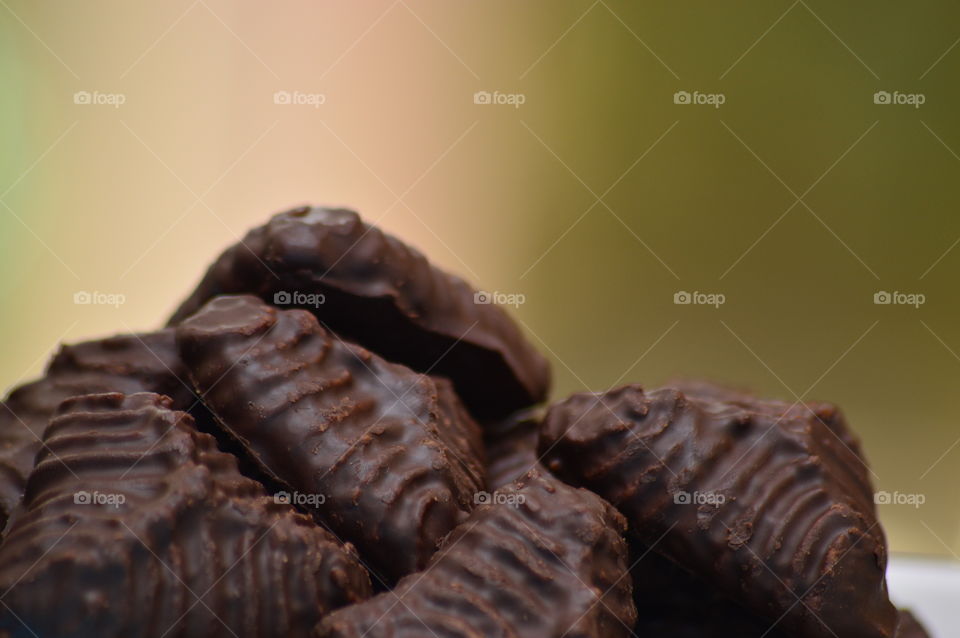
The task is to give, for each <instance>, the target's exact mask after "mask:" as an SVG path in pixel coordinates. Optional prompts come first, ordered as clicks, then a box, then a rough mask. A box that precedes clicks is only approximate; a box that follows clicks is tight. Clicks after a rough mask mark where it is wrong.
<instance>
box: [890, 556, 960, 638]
mask: <svg viewBox="0 0 960 638" xmlns="http://www.w3.org/2000/svg"><path fill="white" fill-rule="evenodd" d="M887 585H888V586H889V588H890V598H892V599H893V602H895V603H896V604H897V606H898V607H906V608H908V609H910V610H912V611H913V612H914V615H915V616H916V617H917V618H919V619H920V622H922V623H923V624H924V626H926V628H927V630H929V632H930V635H931V636H932V637H933V638H957V637H960V563H957V562H950V561H943V560H933V559H927V558H919V557H915V556H909V555H902V554H901V555H894V556H892V557H891V558H890V563H889V565H888V566H887Z"/></svg>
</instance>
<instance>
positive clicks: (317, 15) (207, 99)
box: [0, 0, 960, 557]
mask: <svg viewBox="0 0 960 638" xmlns="http://www.w3.org/2000/svg"><path fill="white" fill-rule="evenodd" d="M958 38H960V6H958V5H957V4H956V3H952V2H946V1H945V0H944V1H941V2H918V3H902V2H873V3H869V4H868V5H865V4H861V3H848V4H847V5H845V6H838V5H837V3H828V2H823V1H821V0H816V1H814V0H807V1H800V0H797V1H795V2H792V3H791V1H790V0H783V1H776V2H738V3H712V2H706V1H696V2H683V3H668V2H647V3H634V2H616V1H614V0H596V1H591V0H584V1H582V2H580V1H576V2H573V1H571V2H563V3H557V2H547V1H546V0H538V1H533V0H530V1H527V2H522V3H516V2H507V1H499V2H483V3H481V2H465V1H459V0H458V1H450V0H443V1H440V0H437V1H429V2H425V1H420V0H396V1H390V0H387V1H385V2H379V1H378V2H362V3H348V2H345V1H344V2H325V1H324V2H318V1H316V0H313V1H309V2H307V1H303V2H298V1H293V0H289V1H286V2H283V3H280V4H279V5H278V4H273V5H268V4H266V3H262V2H252V1H237V0H231V1H227V0H171V1H169V2H164V3H147V2H139V1H138V2H131V1H130V0H124V1H122V2H121V1H119V0H117V1H109V2H108V1H100V0H88V1H85V2H82V3H80V2H67V1H65V0H54V1H37V0H33V1H31V2H26V1H25V0H0V80H2V86H3V91H0V299H2V304H3V306H2V307H3V312H2V314H0V328H2V333H3V335H4V337H3V346H2V352H3V357H2V358H0V386H2V387H3V388H9V387H12V386H14V385H16V384H18V383H21V382H22V381H24V380H27V379H29V378H30V377H33V376H35V375H37V374H39V373H40V372H41V370H42V367H43V364H44V361H45V359H46V358H47V357H48V356H49V355H50V353H51V352H52V351H53V350H54V349H55V348H56V345H57V343H58V342H61V341H77V340H82V339H85V338H90V337H95V336H100V335H105V334H109V333H114V332H125V331H130V330H142V329H149V328H153V327H155V326H159V325H161V323H162V322H163V321H164V320H165V319H166V316H167V315H168V314H169V313H170V312H171V311H172V310H173V308H174V307H175V306H176V304H177V302H178V300H179V299H180V298H181V297H182V296H184V295H185V294H186V293H187V292H188V291H189V290H190V289H191V288H192V286H193V285H194V284H195V283H196V281H197V279H198V278H199V276H200V274H201V273H202V271H203V269H204V268H205V267H206V265H207V264H208V263H209V262H210V261H211V260H212V259H213V258H214V257H215V256H216V255H217V254H218V253H219V252H220V251H221V250H222V249H223V248H224V247H226V246H227V245H228V244H230V243H232V242H235V241H236V240H237V239H238V238H239V237H240V236H242V234H243V233H244V232H245V231H246V230H247V229H248V228H249V227H251V226H254V225H257V224H259V223H262V222H263V221H264V220H265V219H266V218H267V217H268V216H269V215H270V214H271V213H273V212H276V211H279V210H282V209H285V208H287V207H290V206H293V205H296V204H300V203H306V202H311V203H325V204H336V205H346V206H349V207H353V208H356V209H357V210H359V211H360V212H361V213H362V214H363V215H364V216H365V217H366V219H367V220H368V221H371V222H376V223H379V224H380V225H382V226H383V227H385V228H386V229H388V230H389V231H391V232H393V233H395V234H396V235H398V236H400V237H402V238H404V239H406V240H408V241H409V242H410V243H412V244H414V245H416V246H418V247H419V248H421V249H422V250H423V251H424V252H426V253H427V254H428V255H430V257H431V258H432V259H433V260H434V261H435V262H437V263H439V264H440V265H442V266H443V267H445V268H447V269H449V270H450V271H453V272H456V273H457V274H459V275H462V276H463V277H465V278H466V279H468V280H470V281H471V282H474V283H475V284H476V285H477V286H478V287H481V288H483V289H484V290H487V291H489V292H492V293H499V294H501V295H502V297H501V298H503V299H505V300H512V301H514V302H517V303H516V307H515V308H513V309H511V312H512V313H513V314H514V316H515V317H517V318H518V319H519V320H520V321H522V323H523V326H524V328H525V330H527V332H528V333H529V334H530V338H531V339H532V340H533V341H534V342H535V343H536V344H538V345H539V346H540V347H541V348H542V350H543V351H544V352H545V353H546V354H548V355H549V357H550V358H551V360H552V362H553V364H554V371H555V397H562V396H563V395H565V394H567V393H569V392H571V391H574V390H579V389H583V388H589V389H593V390H602V389H605V388H607V387H609V386H611V385H614V384H620V383H624V382H627V381H636V382H642V383H644V384H648V385H656V384H659V383H661V382H663V381H665V380H667V379H669V378H671V377H674V376H677V375H683V376H707V377H712V378H716V379H720V380H725V381H728V382H730V383H733V384H736V385H741V386H746V387H750V388H753V389H755V390H757V391H759V392H762V393H764V394H768V395H771V396H778V397H782V398H784V399H787V400H789V401H791V402H792V401H795V400H799V399H823V400H829V401H833V402H836V403H838V404H839V405H841V406H842V408H843V409H844V411H845V412H846V414H847V416H848V418H849V420H850V422H851V424H852V425H853V427H854V428H855V429H856V431H857V432H858V433H859V434H860V436H861V437H862V439H863V441H864V445H865V448H866V451H867V453H868V456H869V458H870V460H871V462H872V466H873V471H874V480H875V482H876V484H877V485H878V489H880V490H883V492H886V493H888V494H889V495H890V498H889V500H890V501H891V502H890V503H889V504H882V505H880V511H881V517H882V520H883V522H884V523H885V526H886V529H887V532H888V535H889V537H890V541H891V545H892V547H893V549H894V550H895V551H900V552H915V553H922V554H931V555H937V556H942V557H950V556H953V557H956V556H957V554H958V553H960V507H958V505H960V503H958V497H957V493H958V489H957V488H958V487H960V427H958V424H960V399H958V392H957V387H958V381H960V354H958V353H960V321H958V319H960V301H958V297H957V282H958V273H960V247H958V246H957V244H958V243H960V215H958V214H957V210H958V204H960V188H958V184H960V180H958V176H960V155H958V153H960V121H958V119H957V117H956V113H957V108H958V105H960V86H958V84H957V82H956V77H957V74H958V72H960V46H957V44H958ZM509 295H512V297H510V296H509ZM886 302H889V303H886ZM921 501H922V503H921Z"/></svg>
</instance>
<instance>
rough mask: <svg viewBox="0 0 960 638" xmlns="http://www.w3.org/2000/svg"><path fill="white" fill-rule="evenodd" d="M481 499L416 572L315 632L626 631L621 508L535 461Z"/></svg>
mask: <svg viewBox="0 0 960 638" xmlns="http://www.w3.org/2000/svg"><path fill="white" fill-rule="evenodd" d="M489 501H490V502H489V503H487V504H485V505H481V506H480V507H478V508H477V509H476V510H474V512H473V514H472V515H471V516H470V518H469V519H467V521H465V522H464V523H463V524H461V525H460V526H459V527H458V528H457V529H456V530H454V531H453V533H452V534H451V535H450V537H449V538H448V539H447V540H446V541H445V542H444V544H443V547H442V548H441V550H440V551H439V552H438V553H437V555H436V556H435V557H434V559H433V561H432V562H431V563H430V565H429V566H428V567H427V569H426V570H424V571H423V572H422V573H419V574H411V575H410V576H407V577H406V578H404V579H403V580H401V581H400V583H399V584H398V585H397V587H396V588H395V589H394V590H393V591H390V592H386V593H383V594H380V595H378V596H376V597H374V598H372V599H370V600H369V601H367V602H365V603H361V604H359V605H354V606H352V607H347V608H344V609H342V610H339V611H338V612H336V613H334V614H331V615H330V616H328V617H327V618H325V619H324V620H323V622H322V623H321V626H320V628H319V631H318V636H320V638H361V637H366V638H422V637H424V636H444V637H445V638H479V637H481V636H483V637H487V636H504V637H506V636H510V637H511V638H561V636H563V637H568V638H626V637H627V636H630V635H631V630H632V627H633V624H634V622H635V621H636V610H635V609H634V606H633V602H632V600H631V590H630V575H629V573H628V572H627V569H628V562H627V558H628V552H627V546H626V542H625V541H624V539H623V536H622V534H623V531H624V529H625V521H624V519H623V517H622V516H621V515H620V514H619V513H618V512H617V511H616V510H615V509H613V508H612V507H611V506H610V505H609V504H608V503H606V502H605V501H604V500H603V499H601V498H600V497H598V496H597V495H596V494H593V493H591V492H588V491H586V490H582V489H577V488H573V487H570V486H569V485H565V484H564V483H562V482H561V481H559V480H557V479H556V478H554V477H552V476H550V475H549V474H547V473H541V472H538V471H536V470H534V471H531V472H529V473H528V474H527V475H526V476H525V477H523V478H521V479H520V480H519V481H517V482H516V483H514V484H513V485H511V486H508V487H506V488H504V489H502V490H500V491H499V492H497V494H496V496H495V497H492V498H491V499H489Z"/></svg>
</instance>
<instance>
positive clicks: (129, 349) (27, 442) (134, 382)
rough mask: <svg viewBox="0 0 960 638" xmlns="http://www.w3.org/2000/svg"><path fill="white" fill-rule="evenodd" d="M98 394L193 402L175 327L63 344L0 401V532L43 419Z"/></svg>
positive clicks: (180, 405)
mask: <svg viewBox="0 0 960 638" xmlns="http://www.w3.org/2000/svg"><path fill="white" fill-rule="evenodd" d="M101 392H123V393H128V394H129V393H134V392H156V393H158V394H163V395H166V396H170V397H172V398H173V402H174V403H173V405H174V407H175V408H176V409H178V410H187V409H189V408H190V406H191V405H192V404H193V403H194V402H195V401H196V398H195V397H194V395H193V391H192V389H191V388H190V386H189V385H188V382H187V377H186V372H185V371H184V370H183V366H182V364H181V363H180V357H179V356H178V355H177V348H176V343H175V341H174V336H173V330H170V329H168V330H162V331H160V332H155V333H149V334H133V335H118V336H115V337H109V338H107V339H100V340H97V341H87V342H84V343H78V344H76V345H64V346H62V347H61V348H60V351H59V352H58V353H57V354H56V355H55V356H54V357H53V359H52V360H51V361H50V363H49V364H48V366H47V370H46V373H45V375H44V377H43V378H41V379H39V380H38V381H34V382H32V383H28V384H26V385H22V386H20V387H18V388H16V389H14V390H13V392H11V393H10V396H9V397H7V400H6V401H4V402H3V404H0V530H2V529H3V527H4V526H5V525H6V520H7V518H8V516H9V514H10V512H12V511H13V508H14V507H15V506H16V504H17V502H18V501H19V500H20V496H21V495H22V494H23V489H24V486H25V485H26V480H27V475H28V474H29V473H30V470H31V469H33V460H34V456H36V453H37V450H38V449H40V441H41V438H42V437H43V431H44V430H45V429H46V427H47V422H48V421H49V420H50V417H51V416H52V415H53V413H54V411H55V410H56V409H57V406H58V405H60V402H61V401H63V400H64V399H67V398H70V397H73V396H78V395H83V394H96V393H101Z"/></svg>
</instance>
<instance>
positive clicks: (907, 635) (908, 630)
mask: <svg viewBox="0 0 960 638" xmlns="http://www.w3.org/2000/svg"><path fill="white" fill-rule="evenodd" d="M897 638H930V634H929V633H927V630H926V628H924V626H923V625H922V624H920V621H919V620H917V618H916V616H914V615H913V614H912V613H910V611H909V610H906V609H901V610H900V626H899V627H898V628H897Z"/></svg>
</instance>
